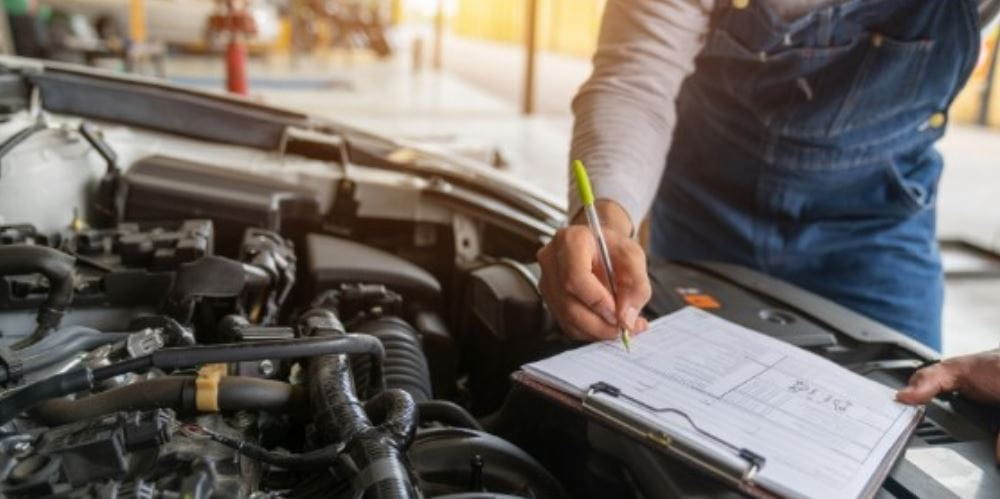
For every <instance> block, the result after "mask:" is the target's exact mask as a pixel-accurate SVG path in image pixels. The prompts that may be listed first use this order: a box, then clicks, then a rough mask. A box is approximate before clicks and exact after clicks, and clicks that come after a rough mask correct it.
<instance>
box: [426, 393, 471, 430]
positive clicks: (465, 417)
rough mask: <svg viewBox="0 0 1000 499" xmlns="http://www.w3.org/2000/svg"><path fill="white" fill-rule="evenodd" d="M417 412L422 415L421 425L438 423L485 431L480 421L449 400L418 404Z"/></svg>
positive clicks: (428, 401)
mask: <svg viewBox="0 0 1000 499" xmlns="http://www.w3.org/2000/svg"><path fill="white" fill-rule="evenodd" d="M417 412H418V413H419V414H420V423H421V424H427V423H430V422H432V421H437V422H439V423H445V424H447V425H450V426H458V427H461V428H469V429H472V430H479V431H483V425H482V424H480V423H479V420H477V419H476V418H475V417H473V416H472V414H470V413H469V411H467V410H465V408H464V407H462V406H460V405H458V404H456V403H454V402H449V401H447V400H427V401H424V402H418V403H417Z"/></svg>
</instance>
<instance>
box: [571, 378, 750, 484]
mask: <svg viewBox="0 0 1000 499" xmlns="http://www.w3.org/2000/svg"><path fill="white" fill-rule="evenodd" d="M602 393H603V394H605V395H608V396H611V397H614V398H616V399H621V400H625V401H628V402H629V403H632V404H635V405H637V406H639V407H642V408H643V409H645V410H647V411H649V412H653V413H658V414H663V413H672V414H676V415H678V416H681V417H682V418H684V419H685V420H687V422H688V424H690V425H691V427H692V428H693V429H694V430H695V431H697V432H698V433H700V434H701V435H703V436H705V437H707V438H708V439H710V440H712V441H713V442H715V443H717V444H720V445H722V446H723V447H726V448H728V449H731V450H732V451H733V453H734V454H735V455H736V456H737V457H739V458H740V459H742V460H743V461H746V463H747V467H746V469H744V470H743V472H742V473H741V474H740V476H739V477H738V478H736V481H738V482H740V483H741V484H743V485H746V486H753V485H754V479H755V478H756V477H757V474H758V473H760V470H761V469H762V468H763V467H764V464H765V463H766V462H767V459H765V458H764V456H762V455H760V454H758V453H756V452H753V451H752V450H750V449H747V448H744V447H739V446H737V445H734V444H732V443H730V442H728V441H726V440H724V439H722V438H721V437H719V436H717V435H715V434H713V433H711V432H709V431H707V430H704V429H702V428H701V427H699V426H698V424H697V423H695V421H694V420H693V419H692V418H691V416H689V415H688V414H687V413H686V412H684V411H682V410H680V409H676V408H673V407H653V406H650V405H649V404H646V403H645V402H643V401H641V400H638V399H636V398H634V397H631V396H629V395H627V394H625V393H623V392H622V391H621V389H619V388H618V387H616V386H613V385H610V384H608V383H605V382H603V381H602V382H598V383H594V384H593V385H590V388H588V389H587V393H586V394H585V395H584V398H583V407H584V409H586V410H588V411H590V412H592V413H594V414H595V415H597V416H599V417H601V418H603V419H605V420H607V421H608V422H610V423H613V424H615V425H617V426H619V427H621V428H624V429H626V430H628V431H630V432H632V433H634V434H636V435H638V436H640V437H642V438H644V439H646V440H649V441H651V442H653V443H654V444H656V445H658V446H660V447H663V448H664V449H666V450H668V451H671V452H673V453H675V454H677V455H679V457H681V458H683V459H685V460H687V461H690V462H692V463H693V464H695V465H697V466H700V467H702V468H705V469H707V470H708V471H712V472H714V473H716V474H717V475H720V476H730V475H731V473H730V472H727V471H726V470H723V469H722V468H721V466H719V465H718V464H717V463H713V462H712V461H711V460H710V459H708V458H707V456H703V455H701V453H699V452H697V451H695V450H693V449H688V448H685V447H684V446H682V445H680V444H679V443H678V442H677V441H676V440H675V439H674V438H673V437H671V436H670V435H668V434H666V433H664V432H661V431H657V430H652V429H648V428H645V427H644V426H643V425H642V424H640V423H638V422H635V421H630V420H628V419H627V418H625V417H622V416H621V415H617V414H615V413H614V408H613V407H611V406H608V405H607V404H604V403H602V402H600V400H599V399H597V398H595V395H597V394H602Z"/></svg>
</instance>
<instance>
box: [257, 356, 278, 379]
mask: <svg viewBox="0 0 1000 499" xmlns="http://www.w3.org/2000/svg"><path fill="white" fill-rule="evenodd" d="M257 370H258V371H260V374H261V376H264V377H270V376H271V375H273V374H274V371H275V368H274V362H272V361H271V360H269V359H264V360H262V361H260V363H259V364H257Z"/></svg>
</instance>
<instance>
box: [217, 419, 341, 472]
mask: <svg viewBox="0 0 1000 499" xmlns="http://www.w3.org/2000/svg"><path fill="white" fill-rule="evenodd" d="M198 431H200V432H201V433H204V434H205V435H207V436H208V437H209V438H211V439H212V440H215V441H216V442H219V443H220V444H222V445H225V446H226V447H229V448H231V449H233V450H235V451H236V452H238V453H240V454H243V455H244V456H247V457H249V458H251V459H255V460H257V461H260V462H263V463H267V464H271V465H274V466H278V467H280V468H285V469H294V470H301V471H316V470H321V469H323V468H328V467H330V466H332V465H333V463H335V462H336V461H337V460H338V459H340V457H341V456H342V455H343V451H342V449H340V448H339V447H336V446H329V447H324V448H322V449H317V450H314V451H311V452H304V453H302V454H291V453H288V452H278V451H272V450H267V449H265V448H263V447H261V446H259V445H257V444H254V443H253V442H247V441H246V440H240V439H237V438H233V437H230V436H229V435H224V434H222V433H217V432H214V431H211V430H209V429H207V428H201V427H199V429H198Z"/></svg>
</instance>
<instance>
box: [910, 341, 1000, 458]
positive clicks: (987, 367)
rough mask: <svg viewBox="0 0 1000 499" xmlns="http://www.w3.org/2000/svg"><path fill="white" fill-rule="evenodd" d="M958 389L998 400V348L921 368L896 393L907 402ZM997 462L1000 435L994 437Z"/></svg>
mask: <svg viewBox="0 0 1000 499" xmlns="http://www.w3.org/2000/svg"><path fill="white" fill-rule="evenodd" d="M956 390H957V391H958V392H960V393H961V394H963V395H965V396H966V397H969V398H970V399H973V400H978V401H980V402H987V403H993V404H1000V350H991V351H989V352H983V353H978V354H973V355H965V356H962V357H955V358H952V359H948V360H945V361H942V362H940V363H938V364H934V365H932V366H930V367H925V368H923V369H920V370H919V371H917V372H916V373H914V374H913V377H911V378H910V385H909V386H907V387H906V388H904V389H902V390H900V391H899V392H898V393H897V394H896V400H899V401H900V402H904V403H907V404H926V403H927V402H930V401H931V399H932V398H934V397H935V396H936V395H938V394H940V393H943V392H950V391H956ZM996 454H997V456H996V457H997V462H998V463H1000V437H998V438H997V450H996Z"/></svg>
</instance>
